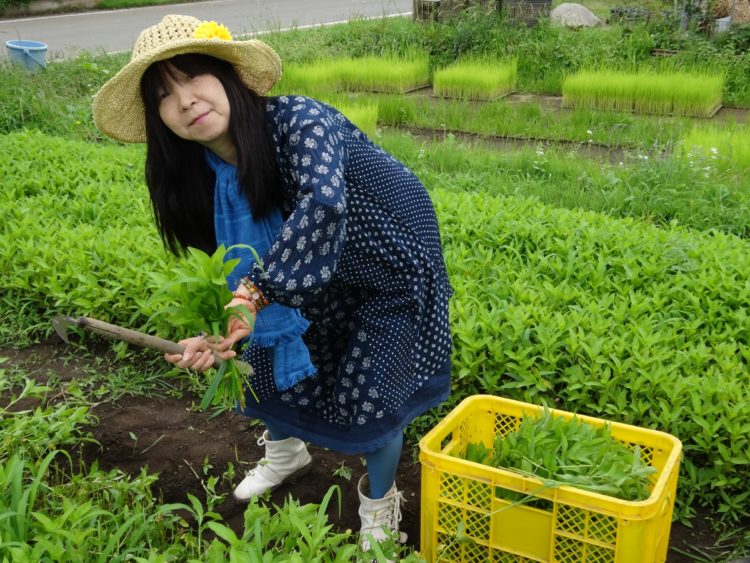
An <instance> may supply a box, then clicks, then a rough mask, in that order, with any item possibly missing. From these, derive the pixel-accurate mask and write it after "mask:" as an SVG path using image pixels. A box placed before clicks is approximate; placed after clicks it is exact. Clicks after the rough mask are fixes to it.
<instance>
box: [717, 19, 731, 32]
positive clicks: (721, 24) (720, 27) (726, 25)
mask: <svg viewBox="0 0 750 563" xmlns="http://www.w3.org/2000/svg"><path fill="white" fill-rule="evenodd" d="M731 28H732V16H727V17H726V18H718V19H716V20H714V33H715V34H718V33H724V32H725V31H729V30H730V29H731Z"/></svg>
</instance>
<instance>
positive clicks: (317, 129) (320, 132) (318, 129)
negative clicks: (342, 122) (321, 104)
mask: <svg viewBox="0 0 750 563" xmlns="http://www.w3.org/2000/svg"><path fill="white" fill-rule="evenodd" d="M310 113H312V112H310ZM313 133H315V134H316V135H317V136H318V137H322V136H323V133H324V131H323V128H322V127H321V126H320V125H316V126H315V127H313Z"/></svg>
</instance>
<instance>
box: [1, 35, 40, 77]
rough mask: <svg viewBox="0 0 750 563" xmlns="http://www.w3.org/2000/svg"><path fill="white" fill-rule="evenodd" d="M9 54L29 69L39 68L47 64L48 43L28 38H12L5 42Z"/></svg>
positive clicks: (16, 61)
mask: <svg viewBox="0 0 750 563" xmlns="http://www.w3.org/2000/svg"><path fill="white" fill-rule="evenodd" d="M5 46H6V47H7V49H8V56H9V57H10V60H11V61H13V62H14V63H17V64H20V65H23V66H25V67H26V68H28V69H29V70H38V69H40V68H44V67H46V66H47V44H46V43H42V42H41V41H29V40H27V39H11V40H10V41H6V42H5Z"/></svg>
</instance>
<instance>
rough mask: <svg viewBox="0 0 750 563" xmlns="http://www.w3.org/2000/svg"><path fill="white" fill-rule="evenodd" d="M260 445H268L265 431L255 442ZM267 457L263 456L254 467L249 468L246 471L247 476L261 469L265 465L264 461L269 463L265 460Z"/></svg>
mask: <svg viewBox="0 0 750 563" xmlns="http://www.w3.org/2000/svg"><path fill="white" fill-rule="evenodd" d="M255 443H256V444H258V445H259V446H261V447H262V446H265V445H266V433H265V432H263V434H261V435H260V438H258V440H257V441H256V442H255ZM265 459H266V458H261V460H260V461H259V462H258V465H256V466H255V467H253V468H252V469H248V470H247V471H245V477H250V475H252V474H254V473H255V472H256V471H257V470H258V469H260V468H261V467H262V466H263V463H264V462H265V463H267V462H266V461H265Z"/></svg>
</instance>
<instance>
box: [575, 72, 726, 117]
mask: <svg viewBox="0 0 750 563" xmlns="http://www.w3.org/2000/svg"><path fill="white" fill-rule="evenodd" d="M723 90H724V77H723V76H722V75H716V74H698V73H688V72H679V73H678V72H671V73H655V72H652V71H640V72H620V71H611V70H603V71H580V72H578V73H576V74H573V75H571V76H569V77H568V78H566V80H565V82H564V84H563V105H564V106H565V107H571V108H590V109H601V110H607V111H611V110H615V111H635V112H640V113H647V114H659V115H669V114H676V115H685V116H695V117H709V116H711V115H712V114H713V113H714V112H715V111H716V110H717V109H718V107H719V106H720V105H721V99H722V92H723Z"/></svg>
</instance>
